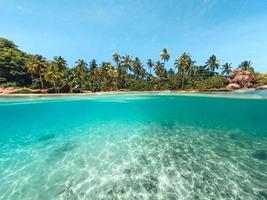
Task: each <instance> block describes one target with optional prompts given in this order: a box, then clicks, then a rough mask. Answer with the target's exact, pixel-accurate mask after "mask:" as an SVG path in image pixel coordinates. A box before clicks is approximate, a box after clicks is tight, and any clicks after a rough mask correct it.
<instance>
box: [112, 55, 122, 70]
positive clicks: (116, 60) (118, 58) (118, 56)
mask: <svg viewBox="0 0 267 200" xmlns="http://www.w3.org/2000/svg"><path fill="white" fill-rule="evenodd" d="M112 58H113V61H114V62H115V63H116V66H117V68H118V66H119V63H120V61H121V56H120V54H118V53H114V54H113V56H112Z"/></svg>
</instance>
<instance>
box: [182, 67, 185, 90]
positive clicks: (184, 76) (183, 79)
mask: <svg viewBox="0 0 267 200" xmlns="http://www.w3.org/2000/svg"><path fill="white" fill-rule="evenodd" d="M184 78H185V74H184V71H183V80H182V90H183V89H184Z"/></svg>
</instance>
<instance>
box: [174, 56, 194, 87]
mask: <svg viewBox="0 0 267 200" xmlns="http://www.w3.org/2000/svg"><path fill="white" fill-rule="evenodd" d="M174 65H175V68H177V69H178V73H181V74H182V89H184V82H185V76H186V73H187V72H188V70H189V68H190V66H192V65H193V61H192V59H191V56H190V55H189V54H188V53H186V52H184V53H183V54H182V55H181V56H180V58H179V59H177V60H175V62H174Z"/></svg>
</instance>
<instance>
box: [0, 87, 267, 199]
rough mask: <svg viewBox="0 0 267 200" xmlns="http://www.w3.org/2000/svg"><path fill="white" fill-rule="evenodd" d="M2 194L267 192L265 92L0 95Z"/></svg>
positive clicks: (252, 195) (231, 195)
mask: <svg viewBox="0 0 267 200" xmlns="http://www.w3.org/2000/svg"><path fill="white" fill-rule="evenodd" d="M0 183H1V184H0V199H3V200H8V199H12V200H13V199H14V200H17V199H20V200H24V199H27V200H28V199H33V200H35V199H36V200H37V199H41V200H46V199H47V200H51V199H96V200H97V199H105V200H106V199H153V200H154V199H246V200H249V199H253V200H257V199H266V198H267V189H266V188H267V187H266V185H267V94H266V93H265V92H264V91H261V92H249V93H245V94H244V93H242V94H187V93H183V94H179V95H176V94H172V93H159V94H134V95H130V94H124V95H106V96H105V95H102V96H99V95H98V96H63V97H57V96H54V97H49V96H48V97H8V98H7V97H0Z"/></svg>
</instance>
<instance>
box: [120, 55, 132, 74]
mask: <svg viewBox="0 0 267 200" xmlns="http://www.w3.org/2000/svg"><path fill="white" fill-rule="evenodd" d="M122 59H123V60H122V66H123V68H124V69H125V70H126V72H127V73H128V71H129V70H130V71H131V70H132V58H131V56H130V55H127V54H126V55H125V56H123V57H122Z"/></svg>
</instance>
